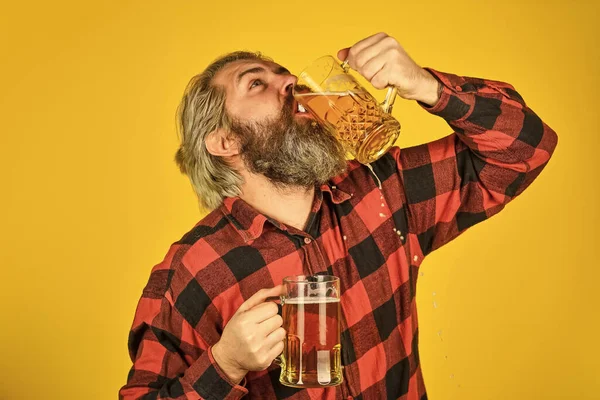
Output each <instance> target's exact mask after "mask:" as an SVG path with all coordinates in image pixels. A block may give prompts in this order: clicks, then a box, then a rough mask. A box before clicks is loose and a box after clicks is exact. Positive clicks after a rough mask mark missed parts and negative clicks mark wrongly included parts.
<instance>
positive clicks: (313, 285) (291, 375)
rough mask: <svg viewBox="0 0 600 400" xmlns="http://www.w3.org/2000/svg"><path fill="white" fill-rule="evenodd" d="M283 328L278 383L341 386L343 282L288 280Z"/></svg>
mask: <svg viewBox="0 0 600 400" xmlns="http://www.w3.org/2000/svg"><path fill="white" fill-rule="evenodd" d="M283 285H284V287H285V294H284V295H283V296H281V304H282V306H283V313H282V314H283V328H284V329H285V331H286V338H285V342H284V349H283V353H282V354H281V355H280V356H279V359H278V360H277V363H278V364H280V365H281V375H280V376H279V382H281V383H282V384H284V385H286V386H291V387H297V388H316V387H327V386H336V385H339V384H340V383H342V381H343V374H342V365H341V345H340V333H341V332H340V312H341V311H340V280H339V278H337V277H335V276H328V275H314V276H304V275H300V276H289V277H287V278H285V279H284V280H283Z"/></svg>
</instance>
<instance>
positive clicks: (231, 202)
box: [220, 184, 351, 243]
mask: <svg viewBox="0 0 600 400" xmlns="http://www.w3.org/2000/svg"><path fill="white" fill-rule="evenodd" d="M323 193H329V198H330V200H331V202H332V203H334V204H340V203H342V202H344V201H346V200H349V199H350V197H351V195H350V194H348V193H346V192H344V191H342V190H340V189H338V188H337V187H336V186H335V185H329V184H324V185H321V186H320V187H317V188H316V190H315V198H314V200H313V206H312V209H311V213H316V212H318V211H319V210H320V209H321V206H322V204H323V200H324V198H325V196H323ZM220 208H221V211H222V212H223V214H225V217H226V218H227V219H228V220H229V222H230V223H231V224H232V225H233V227H234V228H235V230H236V231H237V232H238V233H239V234H240V236H242V238H243V239H244V241H245V242H246V243H247V242H249V241H252V240H256V239H257V238H258V237H260V235H261V234H262V233H263V231H264V229H265V224H266V223H267V222H268V223H269V224H271V225H273V226H274V227H275V228H277V229H280V230H282V231H287V230H288V228H287V226H286V225H285V224H282V223H280V222H279V221H276V220H274V219H272V218H269V217H267V216H266V215H264V214H262V213H260V212H258V211H257V210H256V209H255V208H254V207H252V206H251V205H250V204H248V203H246V202H245V201H244V200H242V199H241V198H240V197H226V198H225V199H224V200H223V204H221V207H220Z"/></svg>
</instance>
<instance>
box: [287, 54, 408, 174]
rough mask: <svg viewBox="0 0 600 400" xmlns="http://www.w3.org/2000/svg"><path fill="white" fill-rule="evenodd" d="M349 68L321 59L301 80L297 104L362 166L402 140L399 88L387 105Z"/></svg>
mask: <svg viewBox="0 0 600 400" xmlns="http://www.w3.org/2000/svg"><path fill="white" fill-rule="evenodd" d="M348 69H349V67H348V64H347V63H346V62H344V63H342V64H340V63H338V62H337V60H336V59H335V58H333V57H332V56H324V57H321V58H319V59H317V60H316V61H315V62H314V63H312V64H311V65H310V66H309V67H308V68H306V69H305V70H303V71H302V72H301V73H300V75H299V76H298V82H297V83H296V86H295V87H294V97H295V98H296V101H297V102H298V103H299V104H300V105H301V106H302V107H304V109H305V110H306V111H308V112H310V113H311V114H312V115H313V116H314V117H315V118H316V119H317V120H318V121H320V122H321V123H322V124H323V125H325V126H326V127H327V128H329V130H331V131H332V133H333V135H334V136H335V137H336V138H337V139H338V141H340V142H341V143H342V145H343V146H344V148H345V149H346V151H347V152H348V153H350V154H351V155H352V156H353V157H354V158H355V159H356V161H358V162H360V163H361V164H369V163H371V162H373V161H375V160H377V159H378V158H379V157H381V156H382V155H383V154H384V153H385V152H386V151H387V150H388V149H389V148H390V147H391V146H392V145H393V144H394V143H395V142H396V139H398V136H399V135H400V123H399V122H398V121H397V120H396V119H394V117H392V115H391V114H390V113H391V112H392V106H393V104H394V100H395V98H396V88H395V87H390V88H388V92H387V96H386V98H385V100H384V101H383V103H382V104H381V105H380V104H378V102H377V100H376V99H375V98H374V97H373V96H372V95H371V94H370V93H369V92H368V91H367V90H366V89H365V88H364V87H362V86H361V85H360V83H358V81H357V80H356V79H355V78H354V77H353V76H352V75H350V74H349V73H348Z"/></svg>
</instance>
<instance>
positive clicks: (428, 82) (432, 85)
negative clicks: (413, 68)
mask: <svg viewBox="0 0 600 400" xmlns="http://www.w3.org/2000/svg"><path fill="white" fill-rule="evenodd" d="M422 72H423V80H422V81H421V85H420V86H419V90H418V92H417V94H416V95H414V96H413V97H412V100H416V101H419V102H421V103H425V104H427V105H428V106H431V107H433V106H435V105H436V104H437V102H438V101H439V100H440V96H441V93H442V85H441V84H440V82H439V81H438V80H437V79H435V77H434V76H433V75H432V74H431V73H430V72H429V71H427V70H425V69H422Z"/></svg>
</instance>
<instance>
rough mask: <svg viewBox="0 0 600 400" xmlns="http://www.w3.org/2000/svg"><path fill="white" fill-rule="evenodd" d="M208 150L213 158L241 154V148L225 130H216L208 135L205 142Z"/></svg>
mask: <svg viewBox="0 0 600 400" xmlns="http://www.w3.org/2000/svg"><path fill="white" fill-rule="evenodd" d="M204 143H205V145H206V150H208V152H209V153H210V154H212V155H213V156H219V157H231V156H236V155H239V154H240V148H239V147H240V146H239V143H238V141H237V140H234V139H233V138H232V135H231V134H230V133H229V132H228V131H226V130H225V129H221V128H219V129H216V130H214V131H212V132H211V133H209V134H208V136H207V137H206V139H205V140H204Z"/></svg>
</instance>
